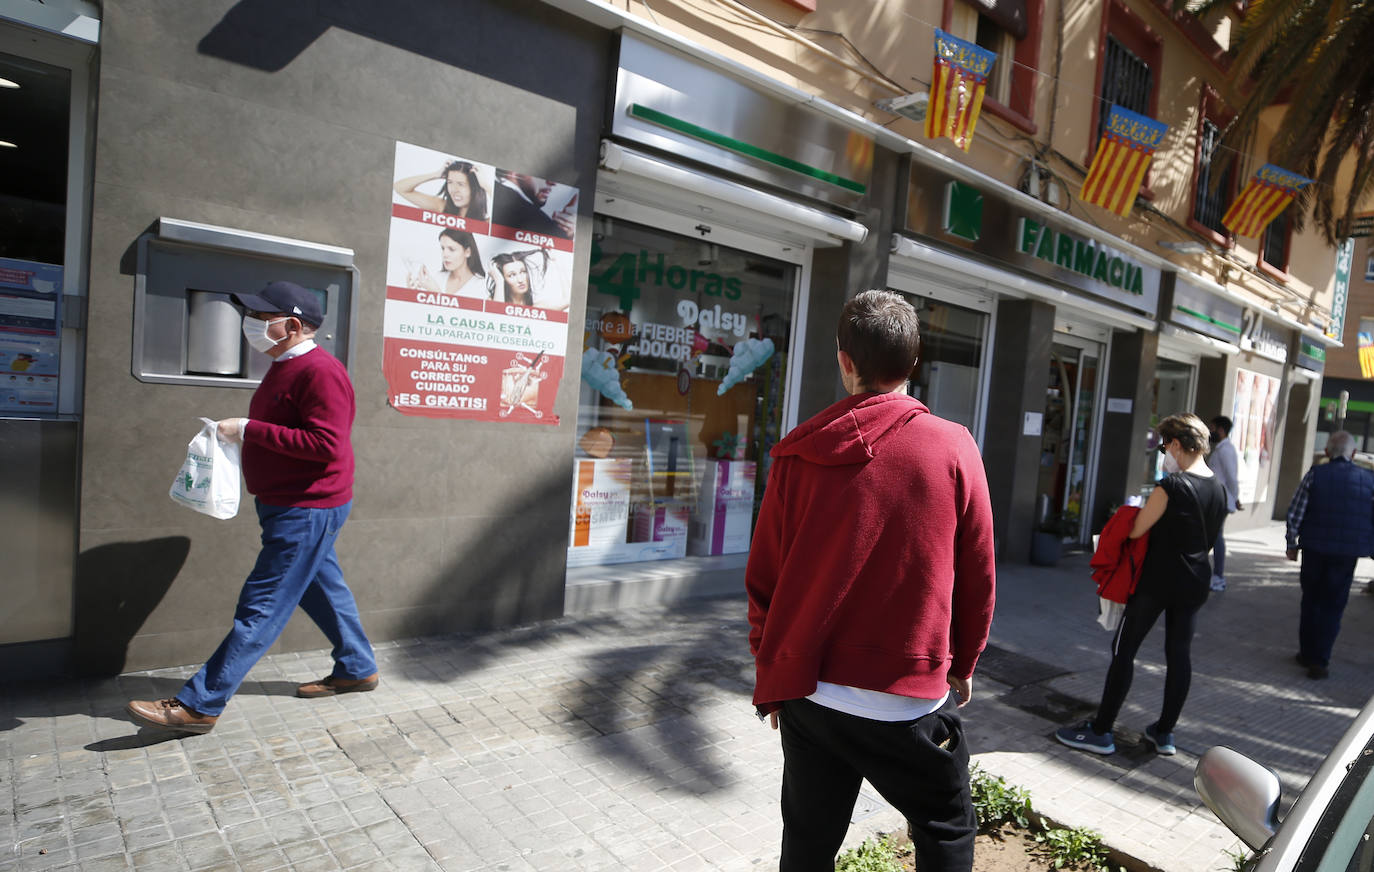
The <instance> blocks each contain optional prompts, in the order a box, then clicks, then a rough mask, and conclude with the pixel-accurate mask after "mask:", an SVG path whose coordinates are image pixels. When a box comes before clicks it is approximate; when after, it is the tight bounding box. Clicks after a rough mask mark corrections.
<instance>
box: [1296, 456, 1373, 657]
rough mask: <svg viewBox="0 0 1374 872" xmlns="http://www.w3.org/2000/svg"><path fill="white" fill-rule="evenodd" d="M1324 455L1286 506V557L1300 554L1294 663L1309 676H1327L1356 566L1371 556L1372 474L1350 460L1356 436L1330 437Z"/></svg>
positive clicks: (1309, 471) (1303, 479)
mask: <svg viewBox="0 0 1374 872" xmlns="http://www.w3.org/2000/svg"><path fill="white" fill-rule="evenodd" d="M1326 456H1327V457H1328V458H1330V459H1329V461H1328V462H1327V463H1320V464H1317V465H1315V466H1313V467H1312V468H1311V469H1309V470H1307V475H1305V476H1303V478H1302V482H1301V483H1300V484H1299V485H1298V490H1297V492H1296V493H1294V494H1293V501H1292V502H1291V503H1289V505H1288V559H1289V560H1297V559H1298V551H1300V550H1301V551H1302V569H1301V570H1300V571H1299V574H1298V578H1299V580H1300V581H1301V583H1302V612H1301V616H1300V617H1299V619H1298V655H1297V661H1298V663H1299V664H1300V665H1302V666H1305V667H1306V668H1307V677H1308V678H1325V677H1326V676H1327V674H1328V668H1329V666H1330V663H1331V649H1332V647H1334V646H1335V644H1336V634H1338V633H1339V632H1340V631H1341V615H1342V614H1343V613H1344V612H1345V602H1346V600H1347V599H1348V598H1349V596H1350V585H1351V583H1352V582H1353V581H1354V579H1355V563H1356V561H1358V560H1359V559H1360V558H1361V557H1363V556H1367V555H1374V472H1370V471H1369V470H1367V469H1364V468H1363V467H1359V466H1356V465H1355V464H1354V463H1353V462H1351V458H1353V457H1354V456H1355V437H1354V436H1351V435H1350V434H1349V433H1347V432H1345V431H1344V430H1337V431H1336V432H1335V433H1332V434H1331V438H1330V439H1328V440H1327V443H1326Z"/></svg>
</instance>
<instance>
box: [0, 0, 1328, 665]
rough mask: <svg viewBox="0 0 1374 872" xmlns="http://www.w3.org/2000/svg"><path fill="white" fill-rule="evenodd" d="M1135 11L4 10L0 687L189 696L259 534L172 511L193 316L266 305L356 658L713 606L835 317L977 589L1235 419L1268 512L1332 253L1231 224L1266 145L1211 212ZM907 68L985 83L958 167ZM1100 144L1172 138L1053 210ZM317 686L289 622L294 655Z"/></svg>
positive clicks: (1303, 387) (1171, 62) (832, 7)
mask: <svg viewBox="0 0 1374 872" xmlns="http://www.w3.org/2000/svg"><path fill="white" fill-rule="evenodd" d="M1168 5H1169V4H1167V3H1165V2H1161V0H1132V2H1130V3H1126V2H1120V0H1084V2H1070V0H1063V2H1055V0H1043V2H1041V0H1021V2H998V3H995V4H991V6H989V4H987V3H968V2H964V0H944V2H940V0H920V2H918V0H909V2H887V3H881V4H849V3H829V2H826V0H819V2H817V3H809V2H807V0H788V2H784V0H766V2H756V3H753V4H752V5H750V6H745V5H743V4H740V3H736V2H734V0H711V2H707V3H692V4H688V3H675V2H667V0H663V2H657V3H655V4H653V9H652V11H650V10H649V9H648V7H647V6H645V5H643V4H634V3H630V4H620V5H616V4H611V3H606V2H600V0H549V2H535V0H514V2H497V0H471V2H468V3H464V4H459V5H458V6H455V5H454V4H451V3H442V2H436V0H410V2H407V3H405V4H402V6H401V7H396V6H394V5H393V6H388V7H387V8H386V9H375V10H374V9H373V8H372V7H369V6H367V5H366V4H342V5H340V4H328V5H321V6H314V5H311V6H307V7H300V8H297V7H291V8H290V9H284V8H281V7H278V6H277V5H276V4H268V3H260V2H257V0H238V2H234V0H217V2H207V3H200V4H192V5H190V6H186V5H185V4H176V3H167V2H158V0H146V2H108V3H104V4H101V5H99V6H97V5H95V4H92V3H86V2H82V0H67V2H66V3H65V5H64V4H63V3H57V2H50V3H47V4H32V5H31V6H30V5H29V4H19V6H18V7H17V8H14V9H11V10H6V11H4V12H0V16H2V18H0V77H3V78H5V79H9V80H12V81H13V82H15V83H16V84H17V85H18V86H19V87H17V88H14V89H9V91H5V90H0V100H6V99H11V100H12V102H11V105H13V106H14V107H16V110H15V111H16V112H22V113H26V114H23V115H22V117H23V118H24V122H23V123H22V125H21V126H22V127H24V128H25V129H26V132H25V134H24V137H21V138H22V139H23V141H21V142H18V143H17V145H18V146H19V147H17V148H14V149H9V150H8V152H0V159H8V160H12V163H11V164H10V165H9V166H7V167H6V174H5V175H6V177H7V179H10V180H11V181H8V182H6V184H7V185H8V186H9V188H8V189H7V190H5V191H3V192H0V196H3V197H4V199H5V201H6V204H7V206H9V207H10V209H9V211H10V213H11V215H12V216H13V217H11V218H8V219H6V220H7V223H6V224H5V225H4V227H3V230H0V232H2V233H3V234H4V237H5V238H4V240H3V246H4V247H3V249H0V258H4V260H0V277H3V278H4V279H5V280H6V284H5V287H4V288H0V300H7V301H8V302H7V306H6V311H4V312H0V330H5V331H7V332H6V333H0V350H3V351H4V352H5V353H6V354H7V355H8V357H0V361H2V362H4V363H6V364H7V365H9V366H10V369H11V371H12V372H11V373H7V375H11V377H12V382H11V390H10V393H9V394H8V395H7V396H6V397H5V398H4V399H5V402H6V404H7V405H5V406H4V407H3V408H0V415H3V416H5V417H4V418H3V419H0V433H3V438H0V465H3V466H4V467H5V470H6V471H5V476H4V479H3V482H4V483H3V485H0V487H3V488H4V491H5V492H4V495H3V500H4V502H3V503H0V505H3V506H4V509H3V511H4V512H5V515H4V522H3V525H2V527H3V528H2V529H0V536H3V537H5V539H4V545H3V550H4V551H5V553H6V554H8V555H11V558H10V562H11V566H12V567H14V568H15V570H14V571H12V572H10V573H8V574H7V575H6V577H5V579H4V580H3V581H0V587H3V588H4V589H3V590H0V593H2V594H3V595H4V596H5V597H6V601H7V602H11V603H15V604H17V606H16V607H15V608H13V609H11V610H10V612H9V613H8V614H7V615H6V616H4V617H0V646H3V647H0V654H3V656H4V657H6V658H8V660H7V662H11V663H14V664H26V665H28V666H30V667H31V668H34V669H43V668H57V667H54V666H53V664H59V665H60V668H63V669H70V670H73V671H82V672H116V671H120V670H123V669H137V668H148V667H152V666H160V665H169V664H178V663H187V662H194V661H197V660H200V659H202V658H203V657H204V656H205V655H206V654H207V653H208V652H209V650H210V647H207V646H212V645H213V640H215V639H217V638H218V637H219V635H220V633H221V632H222V630H223V626H224V622H225V621H226V620H227V619H228V615H229V614H231V612H232V609H233V603H234V601H235V598H236V595H237V591H238V587H239V583H240V581H241V579H242V576H243V575H244V573H245V572H246V571H247V569H248V566H249V561H250V560H251V557H250V555H251V554H252V553H253V551H254V548H255V546H256V536H257V529H256V526H255V524H254V523H253V520H252V518H251V512H248V511H241V512H240V514H239V516H238V517H237V518H235V519H233V520H229V521H217V520H214V519H211V518H209V517H207V516H204V515H199V514H195V513H192V512H189V511H188V510H187V509H185V508H184V507H182V506H179V505H177V504H176V503H174V502H173V501H172V500H170V499H168V498H167V497H166V494H167V487H168V484H169V483H170V481H171V478H172V475H173V473H175V472H176V469H177V465H178V464H180V462H181V460H182V458H183V457H184V454H185V444H186V442H187V440H188V439H189V438H190V437H191V436H192V435H194V433H195V432H196V430H197V429H198V428H199V426H200V424H199V421H198V418H200V417H202V416H204V417H208V418H213V419H218V418H223V417H229V416H233V415H242V414H244V413H245V411H246V408H247V402H248V397H249V395H250V391H251V389H252V388H253V387H254V386H255V385H256V384H257V381H258V379H259V378H260V376H261V374H262V372H263V370H264V368H265V365H266V361H265V359H262V358H261V357H259V356H255V355H256V353H255V352H251V351H250V350H246V349H245V348H244V347H243V345H242V344H241V341H240V339H239V335H238V333H237V329H238V328H237V315H238V313H237V312H236V311H235V310H234V309H233V307H232V304H231V303H229V302H228V298H227V296H226V295H227V294H228V293H231V292H233V291H235V290H252V289H254V288H256V287H260V286H261V285H262V284H264V283H265V282H266V281H268V280H271V279H275V278H288V279H291V280H293V281H297V282H299V283H301V284H303V285H305V286H307V287H310V288H312V289H315V290H316V291H317V292H318V293H319V294H320V295H321V298H322V301H323V302H324V304H325V309H326V313H327V315H326V324H325V325H324V327H323V328H322V329H321V331H320V333H321V337H322V339H321V343H322V344H323V345H324V346H325V347H326V348H328V349H329V350H330V351H331V352H333V353H334V354H336V355H337V356H339V357H340V359H342V360H344V361H345V363H346V365H347V366H348V368H349V371H350V373H351V375H352V378H353V381H354V384H355V387H356V390H357V395H358V418H357V422H356V425H355V429H354V432H353V442H354V447H355V451H356V453H357V458H358V474H357V481H356V485H355V494H356V496H355V503H354V509H353V515H352V517H351V519H350V521H349V524H348V527H347V529H346V531H345V533H344V534H343V536H342V538H341V540H340V546H339V550H340V558H341V561H342V563H343V565H344V568H345V572H346V574H347V576H348V578H349V579H350V583H351V584H352V586H353V588H354V590H355V593H356V594H357V597H358V601H359V606H360V608H361V609H362V611H363V613H364V621H365V623H366V624H367V626H368V629H369V632H370V633H371V634H372V635H373V637H374V638H377V639H388V638H398V637H409V636H420V635H428V634H435V633H444V632H454V631H460V630H467V629H476V628H489V627H496V626H505V625H511V624H516V623H522V622H529V621H534V620H540V619H545V618H550V617H554V616H557V615H560V614H563V613H564V612H565V611H585V610H591V609H597V608H607V607H616V606H619V605H625V604H631V603H636V602H642V601H646V600H664V599H672V598H676V597H681V596H688V595H693V594H698V593H703V592H712V591H724V590H731V589H738V587H739V586H740V585H741V583H742V575H743V566H744V562H745V560H746V558H747V550H748V543H749V535H750V531H751V529H752V523H753V516H754V513H755V511H756V508H757V505H758V501H759V499H760V498H761V496H762V492H763V487H764V484H765V482H766V480H767V471H768V450H769V448H770V447H771V446H772V445H773V444H774V443H776V441H777V440H778V439H779V438H781V436H782V435H783V434H785V433H786V432H787V430H788V429H790V428H791V427H792V426H795V425H796V424H797V423H798V422H800V421H802V420H805V418H806V417H808V416H809V415H811V414H813V413H814V412H816V411H818V410H820V409H822V408H824V407H825V406H827V405H828V404H830V403H831V402H833V401H834V400H836V399H837V398H838V397H839V396H840V394H841V386H840V384H839V379H838V372H837V369H836V364H835V357H834V338H833V337H834V332H833V331H834V325H835V319H836V316H837V314H838V313H839V311H840V309H841V307H842V306H843V305H844V303H845V301H846V300H848V299H849V298H850V297H852V296H853V295H854V294H855V293H857V292H858V291H860V290H863V289H866V288H890V289H893V290H895V291H898V292H900V293H902V294H904V295H906V296H907V297H908V299H910V300H911V301H912V303H913V304H914V305H916V306H917V308H918V309H919V310H920V311H921V314H922V320H923V325H924V338H923V339H924V346H923V355H922V360H921V363H920V366H919V369H918V371H917V373H916V374H915V376H914V378H913V381H912V384H911V390H912V392H913V394H915V395H916V396H918V397H920V398H921V399H922V400H923V401H924V402H925V403H926V404H927V405H929V406H930V407H931V409H932V410H933V411H935V412H936V413H937V414H940V415H942V416H945V417H948V418H951V419H953V420H956V421H959V422H961V423H963V424H964V425H965V426H967V427H968V428H969V429H970V431H971V432H972V433H973V435H974V437H975V438H976V439H977V440H978V442H979V444H980V445H981V446H982V448H983V453H984V458H985V462H986V465H987V470H988V476H989V482H990V485H991V488H992V497H993V503H994V512H995V515H996V530H997V548H998V554H999V558H1000V559H1003V560H1009V561H1023V560H1027V559H1029V558H1030V557H1031V554H1032V549H1033V546H1034V545H1035V544H1036V541H1035V540H1037V539H1043V538H1045V537H1048V538H1049V539H1050V540H1051V541H1053V542H1054V543H1056V544H1057V545H1064V544H1067V545H1070V546H1072V545H1074V544H1081V543H1086V542H1088V541H1089V540H1090V537H1091V534H1092V533H1093V532H1094V531H1095V530H1097V529H1099V528H1100V526H1101V525H1102V523H1103V522H1104V521H1105V519H1106V517H1107V516H1108V515H1109V514H1110V512H1111V510H1112V509H1113V507H1115V506H1116V505H1119V504H1121V503H1122V502H1124V501H1125V500H1126V499H1127V498H1129V497H1131V496H1134V495H1138V494H1141V493H1143V492H1146V491H1148V488H1149V487H1150V486H1151V483H1152V482H1153V480H1154V477H1155V475H1157V472H1158V469H1157V466H1156V462H1157V459H1158V454H1157V453H1156V452H1155V451H1154V450H1153V448H1154V443H1153V441H1152V435H1151V434H1152V430H1151V428H1152V426H1153V424H1154V423H1156V422H1157V421H1158V419H1159V418H1160V417H1162V416H1164V415H1167V414H1171V413H1174V412H1180V411H1197V412H1198V413H1199V414H1201V415H1203V416H1204V417H1211V416H1212V415H1214V414H1218V413H1225V414H1228V415H1230V416H1231V417H1233V418H1235V419H1236V420H1237V434H1236V439H1237V442H1238V445H1239V447H1240V448H1241V455H1242V500H1243V502H1244V503H1245V505H1246V509H1245V512H1244V513H1243V515H1242V516H1241V517H1239V518H1236V519H1233V521H1232V522H1231V523H1232V524H1233V525H1235V526H1237V527H1239V526H1243V525H1244V524H1245V523H1247V522H1251V523H1253V522H1257V521H1260V520H1265V519H1268V518H1270V517H1272V516H1274V515H1275V514H1276V513H1278V512H1280V511H1281V510H1282V506H1283V505H1285V504H1286V500H1287V493H1288V492H1291V488H1292V486H1293V485H1295V484H1296V481H1297V477H1298V476H1300V475H1301V473H1302V471H1303V469H1305V467H1306V458H1307V457H1308V456H1309V455H1310V454H1311V451H1312V448H1313V445H1314V432H1315V428H1316V417H1317V415H1316V412H1317V409H1318V400H1319V392H1318V391H1317V390H1316V388H1315V385H1316V383H1317V382H1318V380H1319V379H1320V378H1321V369H1322V361H1323V360H1324V358H1325V356H1326V349H1328V348H1332V347H1339V346H1340V341H1339V337H1340V336H1341V333H1340V331H1339V330H1334V334H1335V337H1336V338H1333V337H1332V336H1328V335H1327V333H1328V331H1329V330H1331V329H1332V324H1333V322H1338V321H1339V320H1340V318H1341V316H1342V315H1343V310H1340V311H1338V307H1337V306H1336V302H1337V297H1338V294H1337V293H1336V285H1337V281H1336V278H1337V275H1336V274H1337V264H1336V253H1335V252H1333V251H1331V250H1330V249H1329V248H1327V247H1325V246H1324V245H1323V244H1322V243H1321V242H1320V240H1319V239H1318V237H1317V236H1316V234H1314V233H1311V232H1306V233H1294V232H1292V231H1291V229H1289V228H1288V227H1287V226H1286V225H1285V224H1282V223H1278V222H1276V224H1277V227H1276V226H1275V225H1271V226H1270V228H1269V229H1268V230H1267V231H1266V233H1265V234H1264V238H1263V239H1261V240H1258V241H1257V240H1253V239H1248V238H1235V237H1234V236H1233V235H1230V234H1229V232H1228V231H1227V230H1226V229H1225V227H1224V226H1222V225H1221V224H1220V221H1219V219H1220V211H1219V210H1222V209H1224V206H1225V203H1226V202H1229V198H1230V197H1232V196H1234V193H1235V190H1236V188H1237V187H1238V185H1237V183H1236V182H1235V181H1234V179H1236V178H1241V174H1242V173H1253V171H1254V169H1255V168H1256V167H1257V166H1258V164H1259V163H1262V162H1263V161H1262V160H1258V159H1257V158H1256V157H1255V156H1256V155H1260V154H1262V151H1261V149H1262V146H1263V141H1261V142H1260V143H1259V144H1258V145H1257V146H1256V150H1255V155H1244V156H1241V159H1240V160H1238V161H1237V162H1236V163H1235V164H1234V165H1233V168H1232V169H1231V170H1230V173H1231V176H1232V178H1227V179H1223V180H1221V182H1220V183H1219V184H1217V185H1215V186H1214V185H1212V184H1211V180H1210V179H1209V178H1208V168H1209V167H1210V165H1211V163H1210V162H1211V160H1212V159H1213V158H1214V156H1215V155H1214V151H1213V149H1212V145H1211V143H1212V141H1213V139H1214V138H1215V136H1216V134H1217V132H1218V130H1219V128H1220V125H1223V124H1224V122H1225V118H1226V113H1227V112H1228V111H1229V109H1228V107H1231V106H1234V105H1236V95H1234V94H1232V93H1231V92H1230V91H1229V90H1228V86H1227V85H1226V63H1227V62H1226V55H1225V44H1226V40H1227V38H1228V36H1227V34H1228V32H1229V31H1228V28H1229V27H1230V26H1231V25H1232V22H1231V19H1230V18H1228V17H1224V16H1223V17H1222V18H1221V19H1218V20H1217V21H1215V22H1212V23H1211V24H1209V25H1207V26H1203V25H1201V24H1198V23H1196V22H1193V21H1192V20H1191V19H1187V18H1184V17H1182V16H1176V15H1174V14H1172V13H1170V12H1169V11H1168V9H1167V7H1168ZM813 6H814V7H815V8H810V7H813ZM1229 14H1232V13H1229V12H1228V15H1229ZM937 28H938V29H939V30H941V31H945V32H948V33H951V34H953V35H955V36H958V37H961V38H965V39H967V40H969V41H971V42H976V43H978V44H979V45H982V46H984V47H986V48H988V49H989V50H991V51H995V52H997V54H998V58H999V60H998V62H997V64H995V65H994V66H993V68H992V72H991V74H990V76H989V81H988V86H987V87H988V90H987V97H986V99H985V102H984V105H983V110H982V114H981V116H980V117H979V119H978V121H977V125H976V129H975V133H974V135H973V137H972V142H971V145H970V148H969V149H968V150H967V151H965V150H963V149H960V148H959V147H958V146H956V145H955V144H954V143H953V142H952V141H950V140H949V139H931V138H927V137H926V136H925V133H924V125H923V123H922V122H921V121H920V120H917V119H918V116H919V111H918V109H917V107H919V105H920V102H921V101H920V99H919V97H918V96H912V95H914V94H919V93H920V92H928V90H929V84H930V80H931V77H932V64H933V57H934V48H933V45H934V35H935V32H936V29H937ZM894 100H895V101H896V102H893V101H894ZM1111 104H1117V105H1125V106H1128V107H1131V108H1133V109H1134V110H1135V111H1139V112H1141V113H1142V114H1146V115H1149V116H1150V117H1152V118H1156V119H1158V120H1159V121H1162V122H1164V123H1166V124H1167V125H1168V133H1167V135H1166V136H1165V138H1164V141H1163V143H1162V145H1161V147H1160V149H1159V151H1158V153H1157V154H1156V157H1155V160H1154V162H1153V164H1152V165H1151V168H1150V170H1149V173H1148V175H1147V176H1146V177H1145V179H1144V180H1143V184H1142V188H1141V191H1140V196H1139V197H1138V199H1137V201H1136V205H1135V207H1134V208H1133V209H1132V210H1130V211H1129V212H1128V213H1127V214H1126V215H1125V216H1124V217H1123V216H1119V215H1117V214H1114V213H1112V212H1108V211H1107V210H1105V209H1101V208H1098V207H1096V206H1092V205H1089V204H1086V203H1084V202H1082V201H1081V200H1078V199H1077V198H1076V194H1077V192H1078V188H1079V186H1080V185H1081V182H1082V179H1083V175H1084V171H1085V169H1086V167H1087V166H1088V164H1089V163H1090V161H1091V157H1092V155H1093V152H1094V150H1095V149H1096V147H1097V140H1098V138H1099V136H1098V131H1099V130H1100V126H1101V124H1102V123H1103V120H1102V119H1103V117H1104V112H1105V110H1104V108H1103V107H1106V106H1109V105H1111ZM6 114H7V115H10V113H8V112H7V113H6ZM10 117H15V118H18V117H21V116H20V115H18V114H15V115H10ZM1265 135H1267V134H1262V136H1261V137H1260V138H1261V140H1263V139H1264V136H1265ZM16 136H18V134H16ZM0 138H10V137H7V136H6V133H4V132H0ZM1194 251H1195V252H1196V253H1192V252H1194ZM1285 489H1286V491H1285ZM1037 533H1039V534H1044V535H1043V536H1037V535H1036V534H1037ZM322 644H324V642H323V640H322V637H320V636H319V634H318V633H317V632H316V631H315V629H314V628H313V627H312V626H310V625H309V623H308V622H307V621H305V620H304V619H300V620H298V621H296V622H293V624H292V625H291V627H290V628H288V631H287V634H286V636H284V637H283V640H282V642H281V645H282V646H283V648H286V649H293V648H296V649H298V648H309V647H319V646H320V645H322Z"/></svg>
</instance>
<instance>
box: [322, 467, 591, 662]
mask: <svg viewBox="0 0 1374 872" xmlns="http://www.w3.org/2000/svg"><path fill="white" fill-rule="evenodd" d="M461 487H462V483H461V481H458V482H454V490H455V492H461ZM571 493H572V468H571V462H568V463H558V464H554V465H553V466H552V467H551V468H550V469H549V470H548V472H547V473H546V474H545V475H543V476H541V477H540V478H539V479H538V480H537V484H534V485H532V486H529V487H526V488H525V489H524V490H522V491H518V492H517V491H510V492H508V493H507V495H506V496H505V502H504V504H503V505H501V506H500V509H499V511H500V514H499V515H489V516H486V517H482V518H480V519H478V518H474V519H472V529H471V530H470V531H469V532H467V533H465V534H464V535H463V540H464V541H466V542H467V543H469V544H468V545H467V547H466V548H464V549H463V550H461V551H459V552H457V553H456V554H455V555H454V556H453V557H452V558H451V562H450V563H449V564H448V565H446V566H444V567H442V568H441V569H440V571H439V574H438V576H437V577H436V578H435V579H434V582H433V585H432V587H431V588H430V590H429V591H428V592H427V593H426V594H424V595H422V596H420V597H419V598H417V600H416V602H417V603H421V604H432V606H431V608H430V609H429V612H428V614H426V615H425V616H424V617H423V618H422V619H421V621H420V627H419V629H421V630H422V633H423V634H425V635H429V634H438V633H452V632H455V631H465V630H479V629H487V628H491V627H510V626H514V625H517V624H527V623H531V622H534V621H544V620H548V619H550V618H557V617H560V616H561V615H562V614H563V589H564V578H565V575H566V572H567V569H566V566H567V546H568V533H567V530H568V523H569V520H568V518H569V516H568V512H569V511H570V508H569V502H570V498H571ZM464 520H465V519H463V518H461V517H459V518H455V519H453V521H451V522H450V523H452V524H455V525H456V524H460V523H462V522H463V521H464ZM344 535H347V531H346V530H345V533H344ZM449 553H451V554H453V553H454V549H450V550H449Z"/></svg>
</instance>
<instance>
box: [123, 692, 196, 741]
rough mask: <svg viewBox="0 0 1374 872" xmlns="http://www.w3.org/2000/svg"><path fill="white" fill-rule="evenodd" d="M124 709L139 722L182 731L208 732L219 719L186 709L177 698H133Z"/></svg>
mask: <svg viewBox="0 0 1374 872" xmlns="http://www.w3.org/2000/svg"><path fill="white" fill-rule="evenodd" d="M124 710H125V711H127V712H128V713H129V716H130V717H132V718H133V719H134V720H136V721H138V722H139V723H140V724H145V725H147V726H150V727H162V728H163V729H166V730H178V731H180V732H183V733H208V732H210V731H211V730H213V729H214V728H215V722H216V721H218V720H219V716H218V715H203V714H201V713H199V712H197V711H193V710H192V709H188V708H187V707H186V706H184V705H182V704H181V700H178V699H155V700H141V699H135V700H132V701H130V703H129V704H128V705H127V706H125V707H124Z"/></svg>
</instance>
